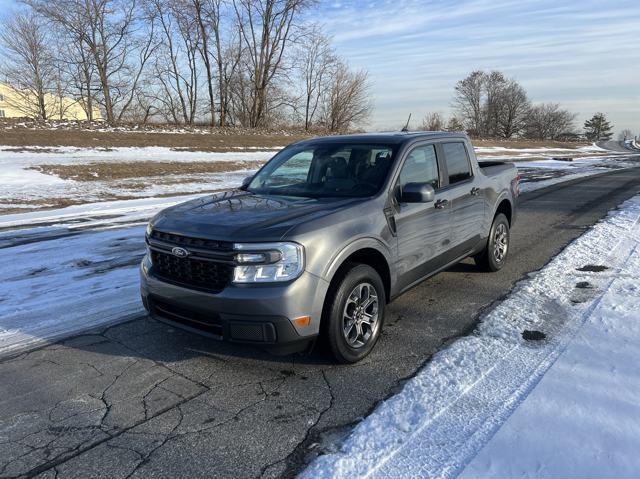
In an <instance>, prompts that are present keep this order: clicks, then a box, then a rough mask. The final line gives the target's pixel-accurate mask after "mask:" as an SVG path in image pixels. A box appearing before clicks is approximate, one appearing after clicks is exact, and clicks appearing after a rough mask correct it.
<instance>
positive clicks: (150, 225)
mask: <svg viewBox="0 0 640 479" xmlns="http://www.w3.org/2000/svg"><path fill="white" fill-rule="evenodd" d="M151 231H153V225H152V224H151V221H149V222H148V223H147V236H151Z"/></svg>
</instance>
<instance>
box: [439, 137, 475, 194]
mask: <svg viewBox="0 0 640 479" xmlns="http://www.w3.org/2000/svg"><path fill="white" fill-rule="evenodd" d="M442 149H443V151H444V159H445V161H446V163H447V170H448V171H449V184H450V185H453V184H454V183H459V182H461V181H464V180H468V179H469V178H471V164H470V163H469V157H468V156H467V149H466V148H465V147H464V143H443V144H442Z"/></svg>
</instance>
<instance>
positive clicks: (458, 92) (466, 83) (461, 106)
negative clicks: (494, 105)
mask: <svg viewBox="0 0 640 479" xmlns="http://www.w3.org/2000/svg"><path fill="white" fill-rule="evenodd" d="M484 82H485V74H484V73H483V72H482V71H479V70H476V71H474V72H471V73H470V74H469V75H468V76H467V77H466V78H464V79H463V80H460V81H459V82H458V83H457V84H456V86H455V96H454V99H453V106H454V108H455V110H456V111H457V113H458V115H459V116H460V119H461V120H462V121H463V122H464V124H465V126H466V129H467V131H469V133H470V134H471V135H473V136H479V135H481V134H482V116H483V115H482V96H483V91H484Z"/></svg>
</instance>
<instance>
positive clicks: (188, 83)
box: [147, 0, 201, 125]
mask: <svg viewBox="0 0 640 479" xmlns="http://www.w3.org/2000/svg"><path fill="white" fill-rule="evenodd" d="M187 7H189V5H188V4H186V5H185V3H184V2H183V1H181V0H147V8H148V10H149V12H150V13H151V15H152V17H153V18H154V19H155V20H156V21H157V23H158V28H159V30H160V32H161V35H162V38H163V40H162V42H161V45H160V46H159V47H158V49H157V52H156V54H155V55H154V68H153V72H152V75H153V77H155V78H156V80H157V82H158V83H159V85H160V92H159V93H160V94H159V95H158V97H157V101H158V102H159V103H160V104H161V105H162V108H161V111H162V112H163V114H164V116H165V118H166V119H167V120H169V121H173V122H174V123H185V124H188V125H192V124H193V123H194V122H195V120H196V115H197V113H198V79H199V71H198V66H199V65H198V58H199V56H200V54H199V46H200V40H201V37H200V29H199V28H198V27H197V16H196V15H193V14H192V13H193V12H190V11H189V9H188V8H187Z"/></svg>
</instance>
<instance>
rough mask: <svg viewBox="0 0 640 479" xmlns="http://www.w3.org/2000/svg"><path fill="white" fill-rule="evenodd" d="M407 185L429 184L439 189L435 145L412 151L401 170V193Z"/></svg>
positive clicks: (420, 147)
mask: <svg viewBox="0 0 640 479" xmlns="http://www.w3.org/2000/svg"><path fill="white" fill-rule="evenodd" d="M407 183H429V184H430V185H431V186H433V187H434V188H438V186H440V185H439V183H440V181H439V179H438V160H437V159H436V147H435V146H434V145H425V146H418V147H416V148H415V149H413V150H411V153H409V156H408V157H407V159H406V160H405V162H404V165H402V170H400V179H399V186H400V193H402V188H404V185H406V184H407Z"/></svg>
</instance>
